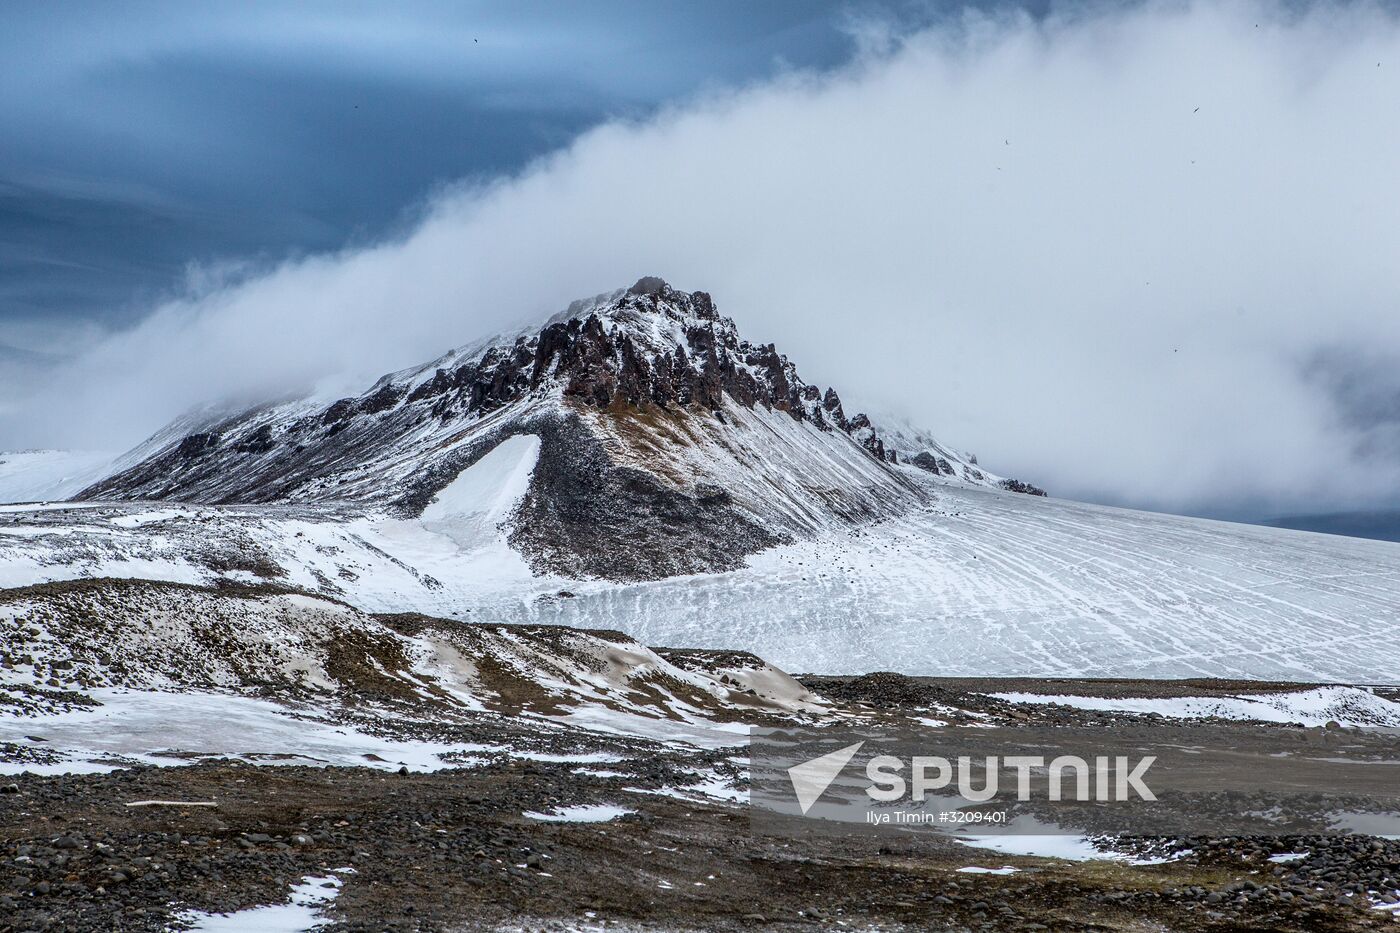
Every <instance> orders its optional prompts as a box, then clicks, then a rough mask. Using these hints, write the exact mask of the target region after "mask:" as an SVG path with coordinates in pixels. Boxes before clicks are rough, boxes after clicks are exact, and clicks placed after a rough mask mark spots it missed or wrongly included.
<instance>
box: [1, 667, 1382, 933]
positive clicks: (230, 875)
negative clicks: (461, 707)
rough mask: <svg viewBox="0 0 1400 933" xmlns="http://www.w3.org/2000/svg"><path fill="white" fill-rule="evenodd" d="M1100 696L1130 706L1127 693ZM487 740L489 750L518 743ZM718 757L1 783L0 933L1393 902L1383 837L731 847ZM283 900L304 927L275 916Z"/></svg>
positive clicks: (1061, 915) (1027, 713)
mask: <svg viewBox="0 0 1400 933" xmlns="http://www.w3.org/2000/svg"><path fill="white" fill-rule="evenodd" d="M1020 683H1021V685H1022V686H1024V685H1025V682H1020ZM821 686H823V687H824V688H825V689H826V690H827V691H828V692H829V694H830V695H832V696H835V697H846V698H847V699H844V700H832V701H831V702H832V703H833V708H836V709H842V708H845V709H852V710H854V709H862V710H866V711H869V710H870V709H871V708H874V707H876V706H877V704H881V705H883V707H884V712H887V713H890V714H896V715H897V714H898V713H900V712H901V711H902V710H906V709H912V710H927V709H928V708H929V702H930V701H929V696H930V695H929V693H928V691H929V690H934V691H937V697H938V699H937V700H936V701H934V702H936V703H938V707H937V708H938V709H939V710H940V711H942V712H945V713H946V712H950V711H955V710H958V709H961V710H962V715H964V716H966V717H969V718H972V719H978V718H981V719H984V720H987V721H1000V722H1003V723H1004V722H1008V721H1022V718H1023V717H1038V719H1039V721H1040V722H1047V721H1065V722H1076V723H1079V724H1084V723H1088V722H1095V721H1097V722H1099V723H1100V724H1102V725H1109V724H1111V721H1112V719H1111V717H1110V716H1109V715H1108V714H1102V713H1093V712H1086V711H1076V710H1073V709H1071V708H1069V707H1045V708H1043V709H1039V710H1037V709H1036V708H1033V707H1019V706H1016V705H1013V704H1008V703H1006V702H1005V701H1001V700H997V699H994V698H992V697H989V696H988V695H987V694H985V693H977V692H975V691H971V690H967V689H966V688H967V687H969V686H977V685H969V684H958V685H955V686H948V685H946V684H944V685H938V684H931V683H928V682H919V681H911V680H909V679H907V678H900V677H898V676H897V675H880V676H875V677H869V676H867V677H863V678H823V679H822V684H821ZM997 686H1000V685H997ZM1042 686H1043V687H1044V688H1045V689H1047V690H1049V689H1053V688H1054V687H1055V686H1056V684H1054V683H1050V682H1047V683H1045V684H1042ZM1058 686H1059V688H1060V689H1061V690H1063V689H1065V686H1066V685H1065V682H1058ZM983 689H986V686H983ZM1116 689H1117V690H1118V691H1119V692H1126V693H1134V692H1135V693H1138V694H1146V693H1149V692H1151V688H1150V686H1148V685H1144V684H1142V683H1140V682H1139V683H1136V684H1131V683H1129V684H1120V685H1118V687H1117V688H1116ZM1174 689H1181V688H1180V685H1167V686H1166V687H1165V688H1164V689H1163V690H1159V691H1157V692H1158V693H1166V694H1167V695H1170V694H1171V693H1172V691H1173V690H1174ZM1202 689H1203V685H1196V686H1195V690H1196V692H1197V693H1199V692H1201V690H1202ZM1277 689H1283V685H1277ZM881 698H883V699H881ZM903 704H912V706H908V707H905V706H903ZM1046 717H1049V718H1048V719H1047V718H1046ZM502 722H504V720H502ZM444 728H447V727H443V726H441V725H439V726H437V727H436V729H437V730H438V731H437V737H438V738H442V737H443V736H442V732H441V730H443V729H444ZM456 728H464V727H456ZM501 728H502V730H504V731H502V732H501V733H499V734H497V735H495V736H494V739H496V740H499V741H498V744H497V745H496V746H495V747H506V746H507V745H509V744H510V743H512V742H519V741H520V740H521V734H520V733H519V732H518V731H510V730H506V727H505V726H504V725H503V726H502V727H501ZM1240 728H1241V733H1242V735H1243V734H1244V730H1245V729H1246V728H1247V727H1246V726H1243V725H1242V726H1241V727H1240ZM35 738H36V739H40V740H42V738H43V737H35ZM472 738H473V739H474V740H475V741H477V742H479V743H481V744H482V745H485V746H490V745H491V742H492V739H493V736H492V734H491V728H490V727H489V725H484V724H482V723H480V722H478V723H477V724H476V726H475V731H474V732H473V734H472ZM38 744H42V742H39V743H38ZM740 752H742V748H741V747H739V748H736V747H719V748H714V749H710V750H702V749H697V748H694V747H684V748H683V747H680V746H677V745H672V744H667V743H662V742H649V741H644V740H639V739H636V738H634V737H627V736H608V735H605V734H601V733H592V734H590V733H582V732H576V733H569V734H568V735H559V736H557V737H556V739H555V741H554V744H552V745H551V744H546V745H537V746H536V748H535V750H534V751H533V752H529V753H527V754H526V755H525V756H523V757H522V756H520V755H515V754H502V755H492V754H490V753H489V752H487V753H485V756H486V759H487V760H484V761H473V762H471V763H470V764H469V765H468V766H466V767H462V768H448V769H444V770H438V771H434V772H410V771H409V769H408V768H403V769H400V770H393V769H392V768H391V766H386V765H385V764H384V763H382V762H377V763H369V762H367V763H366V766H352V767H304V766H280V767H271V766H267V765H266V764H262V765H259V764H251V763H248V762H247V761H242V760H237V759H230V758H217V759H215V758H210V759H204V760H200V761H198V762H196V763H194V764H191V765H188V766H184V767H152V766H135V767H129V768H123V769H120V770H116V771H113V772H111V773H107V774H83V775H51V776H37V775H20V776H17V777H14V778H13V779H6V780H13V783H12V784H9V785H8V786H7V787H5V791H6V792H5V793H4V794H0V929H3V930H70V931H78V930H84V931H86V930H94V931H96V930H167V929H201V928H202V927H201V923H203V922H205V921H206V920H207V919H208V916H209V915H210V914H225V913H234V914H235V917H236V918H240V920H241V922H242V923H243V924H244V926H243V927H241V928H244V929H271V928H273V926H272V924H273V921H274V920H277V919H279V918H280V919H281V921H282V922H285V919H286V918H285V917H283V916H282V915H281V914H278V913H276V911H274V913H270V914H269V913H257V912H251V913H249V912H248V911H256V910H257V909H258V908H259V907H260V906H262V905H283V906H282V907H280V908H277V909H276V910H280V911H283V912H286V911H293V912H294V911H297V910H300V911H303V912H305V913H306V916H307V917H308V918H309V922H308V923H307V925H308V926H309V925H310V923H311V922H316V920H317V919H320V920H322V921H324V922H328V923H329V924H330V926H329V928H330V929H336V930H444V931H447V930H522V929H528V930H534V929H540V930H551V929H558V930H564V929H570V930H576V929H636V930H730V929H743V930H749V929H794V930H796V929H811V928H819V927H831V928H833V929H870V930H876V929H878V930H906V929H907V930H930V929H932V930H964V929H967V930H1027V931H1030V930H1057V931H1059V930H1222V931H1224V930H1297V931H1310V933H1311V931H1330V930H1367V929H1393V928H1394V926H1393V923H1394V921H1393V917H1392V913H1391V911H1388V910H1381V909H1377V908H1376V906H1375V905H1376V904H1377V903H1385V902H1393V901H1394V900H1396V899H1397V898H1396V891H1395V889H1396V887H1397V886H1400V842H1397V841H1395V840H1391V839H1381V838H1376V837H1368V836H1356V835H1353V836H1327V837H1322V836H1315V837H1290V836H1264V837H1250V838H1237V839H1207V838H1204V837H1200V838H1189V837H1188V838H1153V839H1118V840H1112V841H1111V842H1110V841H1105V842H1104V844H1105V845H1112V846H1113V847H1114V848H1116V849H1117V850H1118V851H1119V852H1120V853H1127V854H1136V855H1138V856H1156V858H1155V859H1149V860H1148V861H1151V862H1154V863H1152V864H1135V863H1133V862H1131V861H1129V860H1128V859H1127V858H1126V856H1124V855H1120V856H1119V857H1117V858H1103V859H1095V860H1081V861H1066V860H1062V859H1058V858H1038V857H1030V856H1020V855H1010V854H1005V853H1002V852H994V851H989V850H986V849H979V848H969V847H967V846H964V845H962V844H961V843H959V842H958V841H956V840H955V839H953V838H950V837H944V836H933V835H919V836H911V837H910V838H907V839H901V840H898V841H893V842H891V841H884V842H882V843H880V845H879V847H878V848H875V847H873V846H872V842H871V840H869V839H868V838H867V839H855V838H852V839H840V838H836V839H833V838H823V839H820V840H804V839H799V838H778V837H765V836H760V835H755V834H753V833H751V831H750V827H749V822H748V815H747V813H746V808H745V806H744V804H743V801H742V795H741V794H740V793H735V792H734V791H735V789H736V788H737V789H742V787H743V786H744V777H745V766H744V765H745V762H744V759H743V758H742V757H740V755H739V753H740ZM152 802H154V803H152ZM1162 859H1165V860H1162ZM968 869H983V871H968ZM1012 869H1014V870H1012ZM988 870H990V871H988ZM298 886H300V887H298ZM291 891H300V892H301V893H300V894H298V895H297V898H295V899H294V900H297V899H299V900H300V902H301V903H302V904H303V905H310V906H301V907H298V906H295V905H289V904H288V898H289V892H291ZM264 910H266V908H265V907H264ZM239 911H244V912H245V913H236V912H239ZM290 928H292V929H298V928H304V927H297V926H293V927H290Z"/></svg>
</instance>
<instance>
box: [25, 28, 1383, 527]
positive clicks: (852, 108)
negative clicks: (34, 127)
mask: <svg viewBox="0 0 1400 933" xmlns="http://www.w3.org/2000/svg"><path fill="white" fill-rule="evenodd" d="M863 39H864V49H865V51H864V52H863V53H862V54H861V55H860V56H859V57H858V59H857V60H856V61H855V62H853V63H852V64H851V65H849V66H848V67H846V68H843V69H841V70H838V71H836V72H833V73H829V74H824V75H820V76H819V75H813V74H807V73H790V74H786V75H784V76H783V77H781V78H779V79H778V80H775V81H771V82H767V83H763V84H759V85H755V86H752V87H748V88H745V89H742V90H738V91H733V92H725V93H715V94H711V95H709V96H706V97H704V98H702V99H699V100H696V101H693V102H691V103H689V104H687V105H685V106H682V107H677V108H674V109H671V110H668V111H666V112H665V113H663V114H662V115H660V116H658V117H656V118H653V119H648V120H646V121H643V122H612V123H608V124H605V125H602V126H600V127H598V128H596V129H594V130H593V131H591V132H589V133H587V134H585V135H584V136H582V137H581V138H580V139H578V140H577V142H575V143H574V144H573V145H571V146H570V147H569V148H567V149H565V150H563V151H560V152H558V153H556V154H555V155H553V156H551V157H549V158H547V159H544V160H542V161H540V162H538V163H536V164H534V165H532V166H531V167H530V168H529V169H528V170H526V171H524V172H522V173H520V174H519V175H516V176H513V177H509V178H502V179H499V180H496V181H494V182H491V183H487V184H476V185H471V186H463V187H459V188H454V189H452V190H448V191H444V192H443V193H442V194H441V195H440V196H439V197H438V198H437V199H436V200H435V201H434V202H433V204H432V206H431V209H430V210H429V211H428V212H427V214H426V215H425V217H424V219H423V220H422V222H421V223H420V224H419V225H418V226H416V227H415V228H414V229H413V230H411V231H410V232H408V233H407V234H405V235H403V236H400V237H398V238H395V239H393V240H389V241H385V242H382V243H379V244H377V245H373V246H370V247H368V248H356V249H352V250H346V251H343V252H340V253H334V254H326V255H318V256H313V257H310V258H304V259H298V260H295V261H289V262H286V263H283V264H281V265H278V266H276V267H273V268H266V269H259V270H254V271H248V270H243V271H240V272H238V273H237V274H233V275H229V274H222V275H210V276H205V277H204V278H203V279H202V280H201V281H200V282H198V283H196V284H192V285H191V288H190V290H189V292H188V293H187V294H186V295H184V296H182V297H180V298H178V299H176V300H173V301H170V302H167V303H166V304H164V305H162V306H160V307H158V308H155V309H153V311H152V312H151V313H150V314H149V315H148V316H146V317H145V318H144V319H143V320H142V322H141V323H140V324H138V325H137V326H135V327H134V328H132V329H130V330H127V331H124V332H122V333H119V334H114V335H112V336H110V337H109V338H107V339H106V340H104V341H101V342H99V343H98V344H97V345H96V346H95V347H93V348H91V349H89V350H87V351H85V352H84V353H82V354H81V355H80V356H79V358H78V359H76V360H75V361H74V362H72V363H71V364H68V365H66V366H65V367H63V368H61V369H60V370H58V371H57V372H55V373H54V374H53V375H54V378H53V379H51V380H49V381H48V382H47V383H46V384H45V385H44V386H43V388H42V391H41V393H40V394H38V395H37V396H35V397H33V398H30V399H27V400H24V401H23V402H22V403H21V404H18V405H16V406H14V407H13V408H11V409H10V410H9V411H8V412H5V413H4V414H3V415H0V417H3V418H4V419H5V420H4V422H3V424H0V447H3V446H34V445H36V444H65V445H72V446H81V447H86V448H92V447H94V446H99V445H102V446H109V447H110V446H116V445H120V444H127V443H132V442H134V441H136V440H138V439H139V437H140V435H142V434H143V433H145V432H148V431H151V430H154V429H155V428H156V427H158V426H159V425H160V424H161V423H162V422H164V421H165V420H167V419H168V418H170V417H171V416H173V415H175V414H177V413H178V412H179V411H180V410H182V409H184V408H186V407H188V406H190V405H192V404H194V403H197V402H200V401H205V400H209V399H212V398H218V397H223V396H229V395H236V396H243V397H246V396H257V395H265V394H271V393H275V392H282V391H285V390H287V389H289V388H293V387H299V386H304V385H307V384H312V383H319V384H321V385H322V386H323V388H324V389H325V390H326V391H327V392H334V391H335V389H336V387H337V386H338V385H353V384H357V383H358V382H360V381H362V380H363V379H364V378H365V377H366V376H373V375H377V374H378V373H381V372H385V371H388V370H391V369H395V368H398V367H401V366H405V365H410V364H412V363H415V362H419V361H421V360H423V359H427V358H431V357H432V356H434V355H435V354H436V353H438V352H440V351H442V350H443V349H445V348H447V347H448V346H452V345H455V344H460V343H463V342H465V341H467V340H469V339H471V338H473V337H476V336H481V335H484V334H487V333H491V332H495V331H499V330H501V329H504V328H505V327H508V326H510V325H512V324H515V323H518V322H519V321H521V320H526V319H531V318H541V317H544V316H546V315H547V314H548V313H550V312H553V311H555V310H557V309H559V308H561V307H563V306H565V305H566V304H568V302H569V301H570V300H571V299H573V298H576V297H579V296H581V295H589V294H595V293H597V292H599V291H602V290H605V289H608V288H612V287H616V286H618V285H620V284H626V283H628V282H631V281H633V280H635V279H636V277H637V276H638V275H641V274H644V273H652V272H655V273H658V274H661V275H664V276H666V278H667V279H668V280H669V281H671V282H672V283H674V284H675V285H677V286H678V287H680V288H685V289H705V290H707V291H709V292H711V293H712V294H713V295H714V296H715V300H716V302H717V303H718V304H719V305H720V309H721V311H722V313H725V314H727V315H730V316H733V317H735V318H736V319H737V320H738V322H739V325H740V326H741V328H743V330H744V331H745V333H747V334H750V335H752V336H753V337H754V338H756V339H760V340H772V341H775V342H777V343H778V344H779V345H780V346H781V347H782V348H783V349H784V350H785V351H786V352H787V353H788V354H789V355H790V356H791V357H792V358H793V359H794V360H795V361H797V362H798V363H799V365H800V366H801V367H802V369H803V371H804V373H807V374H809V378H812V379H813V380H814V381H819V382H822V383H823V384H827V383H832V384H840V385H842V386H843V387H851V388H850V389H848V390H847V394H848V395H850V394H852V390H854V391H855V394H856V395H858V396H859V397H858V398H856V399H852V400H850V401H851V404H852V408H853V410H854V409H855V408H856V407H859V406H860V405H871V406H872V407H878V408H885V409H895V410H898V411H900V412H901V413H903V414H907V415H909V416H911V417H912V418H913V419H914V420H916V421H919V422H922V423H925V424H927V425H929V426H930V427H933V428H935V429H936V430H937V432H938V433H939V435H940V436H942V437H946V438H948V439H949V440H952V441H954V442H956V443H958V444H959V445H961V446H964V447H969V448H971V449H973V450H976V451H977V452H978V453H979V454H981V455H982V460H983V462H985V463H986V464H987V465H988V466H989V467H990V468H991V469H993V470H996V471H997V472H1000V473H1003V474H1006V473H1011V474H1017V475H1026V476H1031V477H1034V478H1035V479H1036V480H1037V481H1038V482H1041V483H1042V484H1044V485H1047V486H1049V487H1051V488H1053V489H1054V490H1055V491H1056V492H1057V493H1058V494H1061V495H1067V496H1082V497H1087V498H1095V499H1099V500H1107V501H1119V502H1130V503H1134V504H1139V505H1147V506H1152V507H1162V508H1172V509H1194V510H1203V509H1205V510H1211V509H1213V510H1217V511H1220V510H1235V511H1244V510H1248V509H1253V508H1259V509H1271V508H1284V507H1287V506H1289V505H1291V504H1295V503H1304V502H1306V503H1307V504H1308V506H1309V507H1310V508H1317V507H1324V506H1332V505H1344V504H1347V505H1357V504H1365V503H1370V502H1377V501H1383V500H1385V499H1386V498H1387V497H1390V496H1391V495H1392V494H1391V490H1393V489H1394V488H1395V486H1396V481H1397V479H1400V476H1397V473H1400V470H1397V466H1398V465H1400V443H1397V438H1398V437H1400V435H1398V434H1397V432H1396V426H1397V421H1396V415H1395V411H1397V410H1400V406H1397V405H1394V404H1393V402H1395V401H1397V400H1400V377H1396V376H1395V375H1394V373H1396V372H1397V371H1400V370H1397V368H1396V367H1395V366H1394V365H1393V363H1394V362H1395V360H1396V359H1397V358H1400V315H1396V314H1395V313H1394V309H1395V307H1396V306H1397V301H1398V300H1400V267H1397V264H1396V263H1395V262H1394V256H1395V255H1396V254H1397V252H1400V249H1397V248H1398V247H1400V228H1397V227H1396V225H1395V223H1394V202H1395V196H1396V194H1397V183H1396V182H1395V180H1394V166H1395V165H1396V164H1397V157H1398V156H1400V124H1397V123H1396V121H1395V120H1394V119H1393V114H1394V113H1395V107H1396V105H1397V104H1400V23H1397V20H1396V18H1395V17H1394V16H1393V15H1391V14H1390V13H1388V12H1386V11H1384V10H1382V9H1380V8H1377V7H1372V6H1359V7H1346V8H1341V7H1333V6H1315V7H1310V8H1308V9H1306V10H1304V11H1302V12H1284V11H1281V10H1279V9H1277V8H1275V7H1272V6H1241V5H1230V6H1228V7H1227V6H1224V5H1215V4H1195V5H1190V6H1184V7H1183V6H1179V5H1171V6H1162V5H1156V4H1148V5H1143V6H1138V7H1134V8H1133V9H1131V10H1130V11H1126V12H1094V13H1085V12H1076V13H1074V14H1057V15H1052V16H1050V17H1048V18H1045V19H1033V18H1031V17H1028V16H1024V15H1017V14H1008V15H1006V16H1002V17H986V16H982V15H972V14H969V15H967V16H965V17H963V18H961V19H957V20H955V21H949V22H945V23H943V24H941V25H939V26H936V27H931V28H929V29H926V30H924V31H921V32H917V33H914V34H908V35H897V34H893V33H891V32H888V31H881V30H880V29H879V28H877V27H870V28H868V29H867V30H866V31H865V32H864V33H863ZM365 184H366V185H372V184H374V179H372V178H366V179H365Z"/></svg>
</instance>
